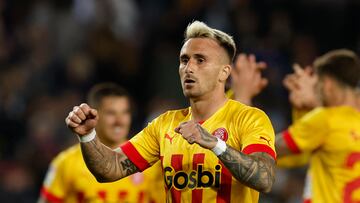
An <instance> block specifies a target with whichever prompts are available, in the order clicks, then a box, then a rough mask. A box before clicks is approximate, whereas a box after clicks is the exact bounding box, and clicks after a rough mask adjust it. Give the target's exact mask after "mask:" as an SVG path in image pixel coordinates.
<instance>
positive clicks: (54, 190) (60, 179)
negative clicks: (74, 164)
mask: <svg viewBox="0 0 360 203" xmlns="http://www.w3.org/2000/svg"><path fill="white" fill-rule="evenodd" d="M65 165H66V160H65V159H64V156H63V154H60V155H59V156H58V157H56V158H55V159H54V160H53V161H52V162H51V164H50V166H49V169H48V171H47V173H46V176H45V180H44V182H43V186H42V188H41V196H42V197H43V198H44V199H46V200H47V201H48V202H61V201H62V200H63V198H64V197H65V196H66V191H67V188H66V187H67V185H68V184H67V183H66V181H67V178H66V176H65V168H66V166H65Z"/></svg>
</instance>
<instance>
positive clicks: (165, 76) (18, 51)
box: [0, 0, 360, 203]
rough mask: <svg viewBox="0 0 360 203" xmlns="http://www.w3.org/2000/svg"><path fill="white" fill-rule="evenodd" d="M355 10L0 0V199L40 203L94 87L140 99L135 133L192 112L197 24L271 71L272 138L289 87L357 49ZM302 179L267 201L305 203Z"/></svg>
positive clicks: (130, 0) (308, 0) (310, 1)
mask: <svg viewBox="0 0 360 203" xmlns="http://www.w3.org/2000/svg"><path fill="white" fill-rule="evenodd" d="M359 19H360V1H357V0H352V1H351V0H347V1H346V0H293V1H286V0H263V1H261V0H253V1H250V0H226V1H225V0H198V1H193V0H151V1H150V0H148V1H145V0H61V1H60V0H47V1H45V0H27V1H20V0H0V177H1V179H0V199H1V202H34V201H35V200H36V199H37V196H38V194H39V189H40V186H41V182H42V180H43V178H44V175H45V172H46V170H47V167H48V164H49V162H50V161H51V159H52V158H53V157H54V156H55V155H56V154H57V153H58V152H59V151H61V150H63V149H65V148H66V147H68V146H70V145H71V144H73V143H76V142H77V140H76V138H75V137H74V136H73V135H71V133H70V132H69V130H67V129H66V127H65V123H64V119H65V117H66V115H67V114H68V112H69V111H70V110H71V109H72V106H74V105H77V104H79V103H81V102H83V101H85V94H86V92H87V90H88V89H89V87H91V86H92V85H93V84H95V83H97V82H103V81H113V82H116V83H118V84H120V85H123V86H124V87H126V88H127V89H128V90H129V92H130V93H131V94H132V96H133V97H134V101H135V106H136V109H135V114H134V122H133V128H132V129H133V130H132V131H133V132H134V133H135V132H137V131H139V130H140V129H141V128H142V127H143V126H144V124H145V123H147V121H149V120H151V119H152V118H154V117H155V116H157V115H158V114H159V113H162V112H164V111H165V110H167V109H173V108H179V107H184V106H186V105H187V102H186V99H185V98H184V97H183V95H182V91H181V86H180V82H179V79H178V54H179V50H180V48H181V45H182V41H183V32H184V30H185V28H186V26H187V25H188V24H189V23H190V22H192V21H193V20H201V21H204V22H206V23H207V24H208V25H210V26H212V27H215V28H218V29H221V30H223V31H226V32H228V33H230V34H231V35H233V36H234V39H235V40H236V43H237V46H238V51H239V52H245V53H254V54H256V56H257V57H258V58H259V59H261V60H264V61H266V62H267V64H268V66H269V67H268V69H267V71H266V72H265V75H266V77H268V78H269V80H270V84H269V86H268V87H267V88H266V89H265V90H264V91H263V93H262V94H261V95H259V96H258V97H257V98H256V99H255V105H256V106H258V107H260V108H262V109H264V110H265V111H266V113H267V114H268V115H269V116H270V118H271V120H272V122H273V125H274V127H275V129H276V131H277V132H278V131H281V130H283V129H284V128H286V126H287V125H288V124H289V123H290V121H291V119H290V106H289V104H288V101H287V92H286V90H285V89H284V88H283V87H282V79H283V77H284V75H285V74H286V73H289V72H291V64H292V63H294V62H297V63H300V64H301V65H308V64H311V63H312V61H313V60H314V58H315V57H316V56H319V55H321V54H323V53H324V52H327V51H329V50H331V49H336V48H349V49H352V50H354V51H356V52H359V50H360V33H359V28H360V26H359V25H360V23H359V22H360V21H359ZM303 176H304V169H300V170H291V171H279V172H278V173H277V181H276V185H275V187H274V189H273V192H272V193H271V194H269V195H264V196H263V197H261V202H287V203H293V202H301V193H302V187H303Z"/></svg>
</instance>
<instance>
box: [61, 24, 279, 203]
mask: <svg viewBox="0 0 360 203" xmlns="http://www.w3.org/2000/svg"><path fill="white" fill-rule="evenodd" d="M234 55H235V43H234V41H233V40H232V38H231V37H230V36H229V35H227V34H226V33H224V32H222V31H219V30H216V29H213V28H210V27H208V26H207V25H205V24H204V23H202V22H198V21H195V22H193V23H191V24H190V25H189V26H188V27H187V29H186V32H185V41H184V44H183V46H182V48H181V51H180V56H179V60H180V65H179V74H180V80H181V84H182V88H183V93H184V95H185V96H186V97H187V98H188V99H189V100H190V107H188V108H186V109H181V110H174V111H168V112H166V113H164V114H162V115H160V116H159V117H157V118H156V119H154V120H153V121H152V122H151V123H149V125H148V126H147V127H146V128H145V129H143V130H142V131H141V132H140V133H138V134H137V135H136V136H135V137H133V138H132V139H131V140H130V141H129V142H127V143H126V144H124V145H122V146H121V147H119V148H118V152H114V151H112V150H109V149H108V148H107V147H105V146H104V145H103V144H102V143H101V142H100V140H99V139H98V138H97V135H96V134H97V132H96V131H95V130H94V127H95V126H96V125H97V121H98V113H97V111H96V110H95V109H92V108H91V107H90V106H88V105H87V104H81V105H80V106H76V107H75V108H74V110H73V111H72V112H70V113H69V115H68V117H67V118H66V124H67V125H68V126H69V127H70V129H71V130H72V131H73V132H75V133H76V134H77V135H78V136H79V138H80V143H81V149H82V153H83V157H84V160H85V162H86V164H87V166H88V168H89V169H90V171H91V172H92V173H93V174H94V176H95V177H96V178H97V180H98V181H100V182H111V181H115V180H118V179H121V178H123V177H125V176H127V175H130V174H133V173H135V172H137V171H143V170H145V169H146V168H148V167H149V166H151V165H152V164H153V163H155V162H156V161H158V160H161V162H162V167H163V173H164V180H165V184H166V186H167V187H166V188H167V191H166V192H167V196H166V197H167V200H168V201H169V202H208V203H211V202H246V203H251V202H258V198H259V191H260V192H269V191H270V190H271V187H272V184H273V182H274V167H275V157H276V154H275V150H274V132H273V128H272V126H271V123H270V120H269V119H268V117H267V116H266V114H265V113H264V112H262V111H261V110H259V109H257V108H253V107H249V106H246V105H243V104H241V103H239V102H236V101H234V100H231V99H227V98H226V96H225V92H224V88H225V82H226V80H227V78H228V77H229V75H230V72H231V63H232V60H233V58H234ZM165 85H166V84H165Z"/></svg>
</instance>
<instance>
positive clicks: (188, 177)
mask: <svg viewBox="0 0 360 203" xmlns="http://www.w3.org/2000/svg"><path fill="white" fill-rule="evenodd" d="M214 169H215V172H214V173H211V172H210V171H208V170H204V165H203V164H198V165H197V168H196V170H192V171H191V172H190V173H189V174H188V173H186V172H185V171H182V170H180V171H177V172H175V170H174V168H173V167H171V166H167V167H165V168H164V178H165V184H166V186H167V188H168V189H171V188H172V187H175V188H176V189H178V190H183V189H185V188H190V189H195V188H206V187H216V188H219V187H220V174H221V165H220V164H217V165H215V167H214Z"/></svg>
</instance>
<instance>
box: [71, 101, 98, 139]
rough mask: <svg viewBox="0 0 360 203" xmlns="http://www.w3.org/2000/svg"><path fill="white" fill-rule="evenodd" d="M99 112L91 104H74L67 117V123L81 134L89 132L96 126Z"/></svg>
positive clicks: (75, 131) (72, 129)
mask: <svg viewBox="0 0 360 203" xmlns="http://www.w3.org/2000/svg"><path fill="white" fill-rule="evenodd" d="M98 118H99V117H98V113H97V111H96V110H95V109H92V108H91V107H90V106H89V105H87V104H85V103H82V104H81V105H80V106H74V108H73V110H72V111H71V112H70V113H69V115H68V116H67V117H66V119H65V123H66V125H67V126H68V127H69V128H70V129H71V131H73V132H74V133H76V134H78V135H79V136H84V135H87V134H89V133H90V132H91V131H92V130H93V129H94V128H95V126H96V124H97V121H98Z"/></svg>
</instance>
